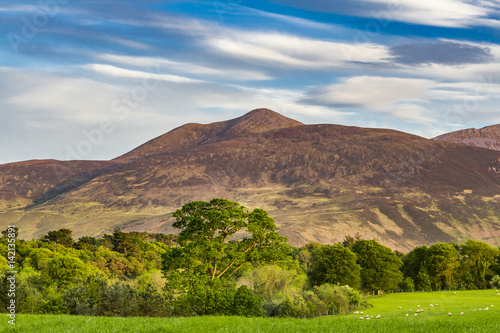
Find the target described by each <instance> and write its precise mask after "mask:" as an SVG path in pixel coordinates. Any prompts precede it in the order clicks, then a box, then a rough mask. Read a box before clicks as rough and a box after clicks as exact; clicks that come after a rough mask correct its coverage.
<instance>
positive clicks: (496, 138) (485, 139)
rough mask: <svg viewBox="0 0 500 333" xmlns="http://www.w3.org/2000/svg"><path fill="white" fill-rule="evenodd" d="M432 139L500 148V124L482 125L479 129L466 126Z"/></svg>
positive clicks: (494, 148)
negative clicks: (466, 127)
mask: <svg viewBox="0 0 500 333" xmlns="http://www.w3.org/2000/svg"><path fill="white" fill-rule="evenodd" d="M434 140H440V141H446V142H453V143H461V144H464V145H467V146H473V147H482V148H488V149H493V150H500V124H499V125H492V126H487V127H483V128H481V129H476V128H468V129H464V130H460V131H455V132H451V133H446V134H443V135H440V136H437V137H435V138H434Z"/></svg>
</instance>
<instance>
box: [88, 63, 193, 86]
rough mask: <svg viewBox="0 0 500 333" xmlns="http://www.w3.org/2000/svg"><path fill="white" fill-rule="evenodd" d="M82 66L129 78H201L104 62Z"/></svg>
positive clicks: (166, 79) (190, 81)
mask: <svg viewBox="0 0 500 333" xmlns="http://www.w3.org/2000/svg"><path fill="white" fill-rule="evenodd" d="M81 67H82V68H85V69H89V70H92V71H95V72H98V73H100V74H104V75H108V76H115V77H122V78H128V79H141V80H146V79H153V80H159V81H166V82H173V83H199V82H202V81H201V80H196V79H191V78H187V77H183V76H178V75H170V74H156V73H150V72H143V71H137V70H131V69H125V68H120V67H116V66H112V65H103V64H87V65H82V66H81Z"/></svg>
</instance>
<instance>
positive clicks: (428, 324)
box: [0, 290, 500, 333]
mask: <svg viewBox="0 0 500 333" xmlns="http://www.w3.org/2000/svg"><path fill="white" fill-rule="evenodd" d="M367 301H368V304H369V307H368V308H367V309H360V310H359V311H363V315H361V314H354V313H349V314H347V315H336V316H323V317H317V318H312V319H296V318H245V317H223V316H221V317H215V316H206V317H191V318H144V317H141V318H137V317H136V318H118V317H84V316H68V315H61V316H59V315H27V314H24V315H18V316H17V317H16V326H15V327H13V326H12V325H10V324H8V323H7V316H6V315H3V316H2V317H3V318H2V320H1V321H0V328H1V331H2V332H30V333H38V332H40V333H45V332H47V333H59V332H64V333H69V332H75V333H76V332H78V333H80V332H92V333H93V332H110V333H111V332H117V333H118V332H141V333H142V332H144V333H147V332H151V333H153V332H155V333H160V332H172V333H174V332H175V333H183V332H197V333H204V332H244V333H247V332H248V333H257V332H259V333H261V332H273V333H277V332H304V333H305V332H321V333H325V332H339V333H340V332H346V333H347V332H349V333H350V332H366V333H368V332H370V333H373V332H399V333H407V332H422V333H423V332H425V333H427V332H443V333H444V332H484V333H491V332H500V313H499V312H500V295H497V293H496V291H495V290H480V291H456V295H454V294H453V292H452V291H441V292H414V293H398V294H389V295H382V296H372V297H369V298H368V299H367ZM430 304H433V305H434V306H432V307H431V306H430ZM436 304H437V306H436ZM419 305H420V307H418V306H419ZM400 307H401V308H400ZM486 308H487V309H488V310H486ZM422 309H423V310H424V311H422V312H419V313H418V314H417V316H415V312H416V310H422ZM410 310H411V311H410ZM461 312H463V315H461V314H460V313H461ZM449 313H451V314H452V315H451V316H450V315H449ZM406 314H408V316H406ZM367 315H368V316H370V317H373V318H371V319H370V320H366V319H363V320H361V319H360V317H361V316H363V317H365V318H366V316H367ZM378 315H380V319H376V316H378Z"/></svg>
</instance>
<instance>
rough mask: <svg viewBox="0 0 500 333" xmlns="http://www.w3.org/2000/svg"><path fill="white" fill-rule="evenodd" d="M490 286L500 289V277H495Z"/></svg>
mask: <svg viewBox="0 0 500 333" xmlns="http://www.w3.org/2000/svg"><path fill="white" fill-rule="evenodd" d="M490 285H491V287H492V288H497V289H498V288H500V276H499V275H495V276H494V277H493V278H492V279H491V281H490Z"/></svg>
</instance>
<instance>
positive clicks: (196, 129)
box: [115, 108, 304, 162]
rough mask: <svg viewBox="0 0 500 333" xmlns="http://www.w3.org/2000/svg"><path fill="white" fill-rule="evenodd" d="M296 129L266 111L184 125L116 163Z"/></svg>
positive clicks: (279, 117)
mask: <svg viewBox="0 0 500 333" xmlns="http://www.w3.org/2000/svg"><path fill="white" fill-rule="evenodd" d="M299 125H304V124H302V123H301V122H299V121H297V120H293V119H291V118H288V117H285V116H283V115H281V114H279V113H278V112H275V111H272V110H269V109H265V108H261V109H255V110H252V111H250V112H248V113H246V114H245V115H243V116H241V117H238V118H234V119H231V120H227V121H220V122H216V123H211V124H206V125H202V124H197V123H189V124H185V125H183V126H180V127H177V128H175V129H173V130H171V131H170V132H168V133H166V134H163V135H161V136H159V137H157V138H155V139H153V140H150V141H148V142H146V143H145V144H143V145H141V146H139V147H137V148H136V149H134V150H132V151H131V152H128V153H126V154H124V155H122V156H120V157H118V158H116V159H115V160H116V161H120V162H125V161H129V160H132V159H138V158H143V157H146V156H150V155H156V154H163V153H168V152H173V151H178V150H182V149H189V148H192V147H195V146H199V145H205V144H210V143H214V142H221V141H225V140H231V139H234V138H237V137H241V136H245V135H247V134H255V133H263V132H267V131H271V130H277V129H280V128H287V127H292V126H299Z"/></svg>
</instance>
